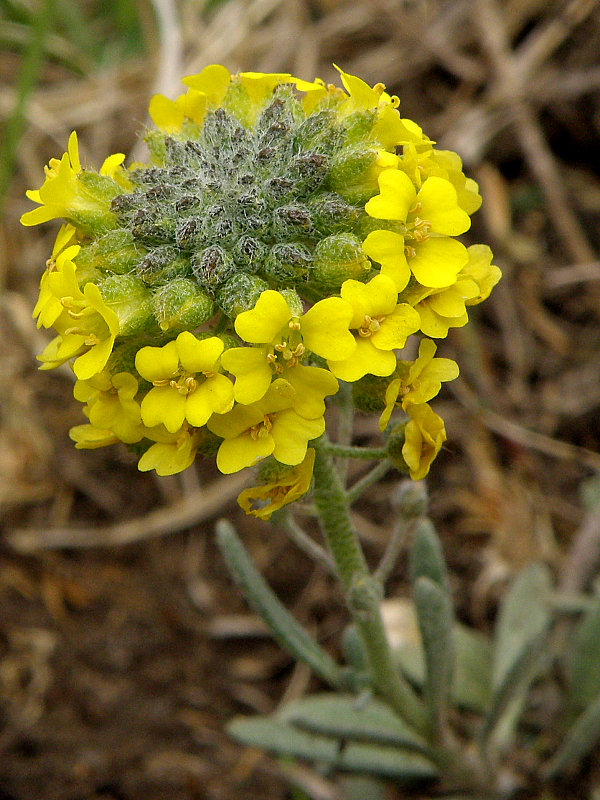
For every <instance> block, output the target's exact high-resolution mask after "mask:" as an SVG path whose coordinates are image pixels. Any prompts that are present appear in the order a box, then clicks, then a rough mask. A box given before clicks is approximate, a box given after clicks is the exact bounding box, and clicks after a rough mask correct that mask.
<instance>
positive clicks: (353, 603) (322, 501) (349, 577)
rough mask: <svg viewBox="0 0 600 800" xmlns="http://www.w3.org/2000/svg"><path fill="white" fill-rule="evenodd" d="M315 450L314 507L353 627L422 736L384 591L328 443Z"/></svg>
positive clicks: (419, 709) (381, 685) (382, 681)
mask: <svg viewBox="0 0 600 800" xmlns="http://www.w3.org/2000/svg"><path fill="white" fill-rule="evenodd" d="M315 450H316V458H315V471H314V476H315V488H314V502H315V506H316V508H317V512H318V515H319V521H320V524H321V528H322V530H323V534H324V536H325V538H326V540H327V544H328V546H329V549H330V551H331V555H332V556H333V559H334V561H335V564H336V567H337V571H338V574H339V577H340V580H341V582H342V586H343V588H344V591H345V593H346V600H347V603H348V606H349V608H350V611H351V612H352V617H353V620H354V624H355V625H356V628H357V630H358V632H359V634H360V636H361V639H362V641H363V644H364V646H365V649H366V651H367V654H368V657H369V664H370V667H371V672H372V675H373V679H374V682H375V686H376V688H377V690H378V691H379V693H380V695H381V696H382V697H383V698H385V699H386V700H387V702H388V703H389V704H390V706H391V707H392V708H394V710H395V711H396V713H397V714H398V715H399V716H401V717H402V718H403V719H405V720H406V721H407V722H408V723H409V724H410V725H412V726H413V727H414V728H416V729H417V730H420V731H423V730H424V729H425V727H426V716H425V711H424V708H423V706H422V704H421V702H420V700H419V699H418V697H417V696H416V695H415V693H414V692H413V690H412V689H411V687H410V686H409V685H408V683H406V681H405V680H404V678H403V677H402V675H401V673H400V672H399V670H398V669H397V668H396V665H395V663H394V660H393V657H392V652H391V650H390V646H389V642H388V639H387V635H386V631H385V627H384V624H383V619H382V617H381V611H380V602H381V585H380V584H379V582H378V581H377V580H376V579H375V578H373V577H372V575H371V574H370V572H369V569H368V567H367V562H366V560H365V557H364V553H363V551H362V548H361V546H360V542H359V540H358V536H357V534H356V531H355V530H354V528H353V526H352V522H351V520H350V513H349V506H348V500H347V497H346V493H345V492H344V488H343V486H342V483H341V481H340V478H339V475H338V474H337V472H336V471H335V469H334V466H333V462H332V458H331V450H330V446H329V443H328V442H326V441H323V439H320V440H318V441H317V442H316V443H315Z"/></svg>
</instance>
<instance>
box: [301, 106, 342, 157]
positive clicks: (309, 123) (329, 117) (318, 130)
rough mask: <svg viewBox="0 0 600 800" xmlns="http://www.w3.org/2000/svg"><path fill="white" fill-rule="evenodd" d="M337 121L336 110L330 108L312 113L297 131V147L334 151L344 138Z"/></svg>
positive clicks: (318, 150)
mask: <svg viewBox="0 0 600 800" xmlns="http://www.w3.org/2000/svg"><path fill="white" fill-rule="evenodd" d="M336 123H337V115H336V113H335V111H332V110H331V109H329V108H328V109H325V110H324V111H319V112H318V113H316V114H311V115H310V117H307V118H306V119H305V120H304V121H303V122H302V124H301V125H300V127H299V128H298V131H297V133H296V147H297V149H298V150H309V149H310V150H316V151H317V152H320V153H333V151H334V150H335V149H336V148H337V147H338V145H339V144H340V142H341V139H342V135H341V132H340V131H339V129H338V128H337V127H336Z"/></svg>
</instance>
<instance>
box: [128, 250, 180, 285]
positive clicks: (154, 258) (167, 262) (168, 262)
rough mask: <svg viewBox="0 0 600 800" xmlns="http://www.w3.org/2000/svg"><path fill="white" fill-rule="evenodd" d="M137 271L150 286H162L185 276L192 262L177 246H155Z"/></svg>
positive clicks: (143, 259) (139, 264)
mask: <svg viewBox="0 0 600 800" xmlns="http://www.w3.org/2000/svg"><path fill="white" fill-rule="evenodd" d="M136 271H137V275H138V277H139V278H141V280H143V281H144V283H145V284H147V285H148V286H162V285H163V284H165V283H168V282H169V281H172V280H173V279H174V278H182V277H185V276H186V275H187V274H188V273H189V271H190V262H189V260H188V259H187V258H185V257H184V256H183V255H182V254H181V252H180V251H179V250H178V249H177V248H175V247H169V246H166V247H155V248H153V249H152V250H150V252H148V253H146V255H145V256H144V257H143V258H142V260H141V261H140V262H139V263H138V265H137V270H136Z"/></svg>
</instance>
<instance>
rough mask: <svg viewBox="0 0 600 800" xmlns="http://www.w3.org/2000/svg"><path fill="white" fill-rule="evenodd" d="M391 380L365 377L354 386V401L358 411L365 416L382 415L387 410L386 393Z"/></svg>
mask: <svg viewBox="0 0 600 800" xmlns="http://www.w3.org/2000/svg"><path fill="white" fill-rule="evenodd" d="M389 382H390V379H389V378H380V377H378V376H377V375H368V374H367V375H365V376H364V378H361V379H360V380H358V381H355V382H354V383H353V384H352V400H353V402H354V405H355V407H356V409H357V410H358V411H362V412H363V413H365V414H381V412H382V411H383V409H384V408H385V391H386V389H387V387H388V384H389Z"/></svg>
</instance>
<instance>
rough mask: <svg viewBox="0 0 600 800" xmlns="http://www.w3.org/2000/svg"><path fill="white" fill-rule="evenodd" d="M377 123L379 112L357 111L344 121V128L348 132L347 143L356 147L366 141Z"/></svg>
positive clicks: (370, 110) (371, 110)
mask: <svg viewBox="0 0 600 800" xmlns="http://www.w3.org/2000/svg"><path fill="white" fill-rule="evenodd" d="M376 121H377V111H375V110H373V109H369V110H367V111H355V112H354V114H350V115H349V116H348V117H346V118H345V119H344V122H343V126H344V130H345V132H346V139H345V141H346V143H347V144H349V145H355V144H358V143H360V142H362V141H364V140H365V139H366V138H367V137H368V135H369V134H370V133H371V131H372V129H373V126H374V125H375V122H376Z"/></svg>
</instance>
